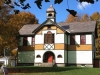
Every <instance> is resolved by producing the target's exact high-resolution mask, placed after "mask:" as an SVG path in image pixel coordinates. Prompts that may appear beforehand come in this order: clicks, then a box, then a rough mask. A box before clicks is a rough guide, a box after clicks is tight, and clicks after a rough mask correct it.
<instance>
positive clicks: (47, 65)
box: [40, 63, 54, 67]
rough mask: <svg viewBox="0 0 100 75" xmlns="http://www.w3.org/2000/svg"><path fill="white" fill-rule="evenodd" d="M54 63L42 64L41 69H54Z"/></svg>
mask: <svg viewBox="0 0 100 75" xmlns="http://www.w3.org/2000/svg"><path fill="white" fill-rule="evenodd" d="M53 66H54V63H42V64H41V65H40V67H53Z"/></svg>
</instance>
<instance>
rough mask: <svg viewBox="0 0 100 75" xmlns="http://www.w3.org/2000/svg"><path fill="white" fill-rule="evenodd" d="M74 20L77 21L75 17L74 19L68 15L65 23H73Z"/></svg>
mask: <svg viewBox="0 0 100 75" xmlns="http://www.w3.org/2000/svg"><path fill="white" fill-rule="evenodd" d="M76 20H77V18H76V17H74V16H73V15H71V14H69V15H68V18H67V20H66V22H67V23H69V22H75V21H76Z"/></svg>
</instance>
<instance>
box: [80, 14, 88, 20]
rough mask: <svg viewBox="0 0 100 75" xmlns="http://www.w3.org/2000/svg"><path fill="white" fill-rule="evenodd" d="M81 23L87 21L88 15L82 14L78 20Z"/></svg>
mask: <svg viewBox="0 0 100 75" xmlns="http://www.w3.org/2000/svg"><path fill="white" fill-rule="evenodd" d="M80 21H81V22H86V21H89V16H88V14H84V15H83V16H82V18H81V20H80Z"/></svg>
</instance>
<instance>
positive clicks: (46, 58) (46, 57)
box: [43, 51, 55, 63]
mask: <svg viewBox="0 0 100 75" xmlns="http://www.w3.org/2000/svg"><path fill="white" fill-rule="evenodd" d="M48 53H52V56H53V59H52V62H55V54H54V53H53V52H52V51H46V52H44V54H43V62H46V63H49V62H48V55H47V54H48Z"/></svg>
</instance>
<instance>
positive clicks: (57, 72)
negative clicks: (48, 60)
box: [2, 67, 100, 75]
mask: <svg viewBox="0 0 100 75" xmlns="http://www.w3.org/2000/svg"><path fill="white" fill-rule="evenodd" d="M17 68H22V67H17ZM24 68H27V69H31V70H32V73H10V74H8V75H100V68H79V67H24ZM2 75H3V74H2Z"/></svg>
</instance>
